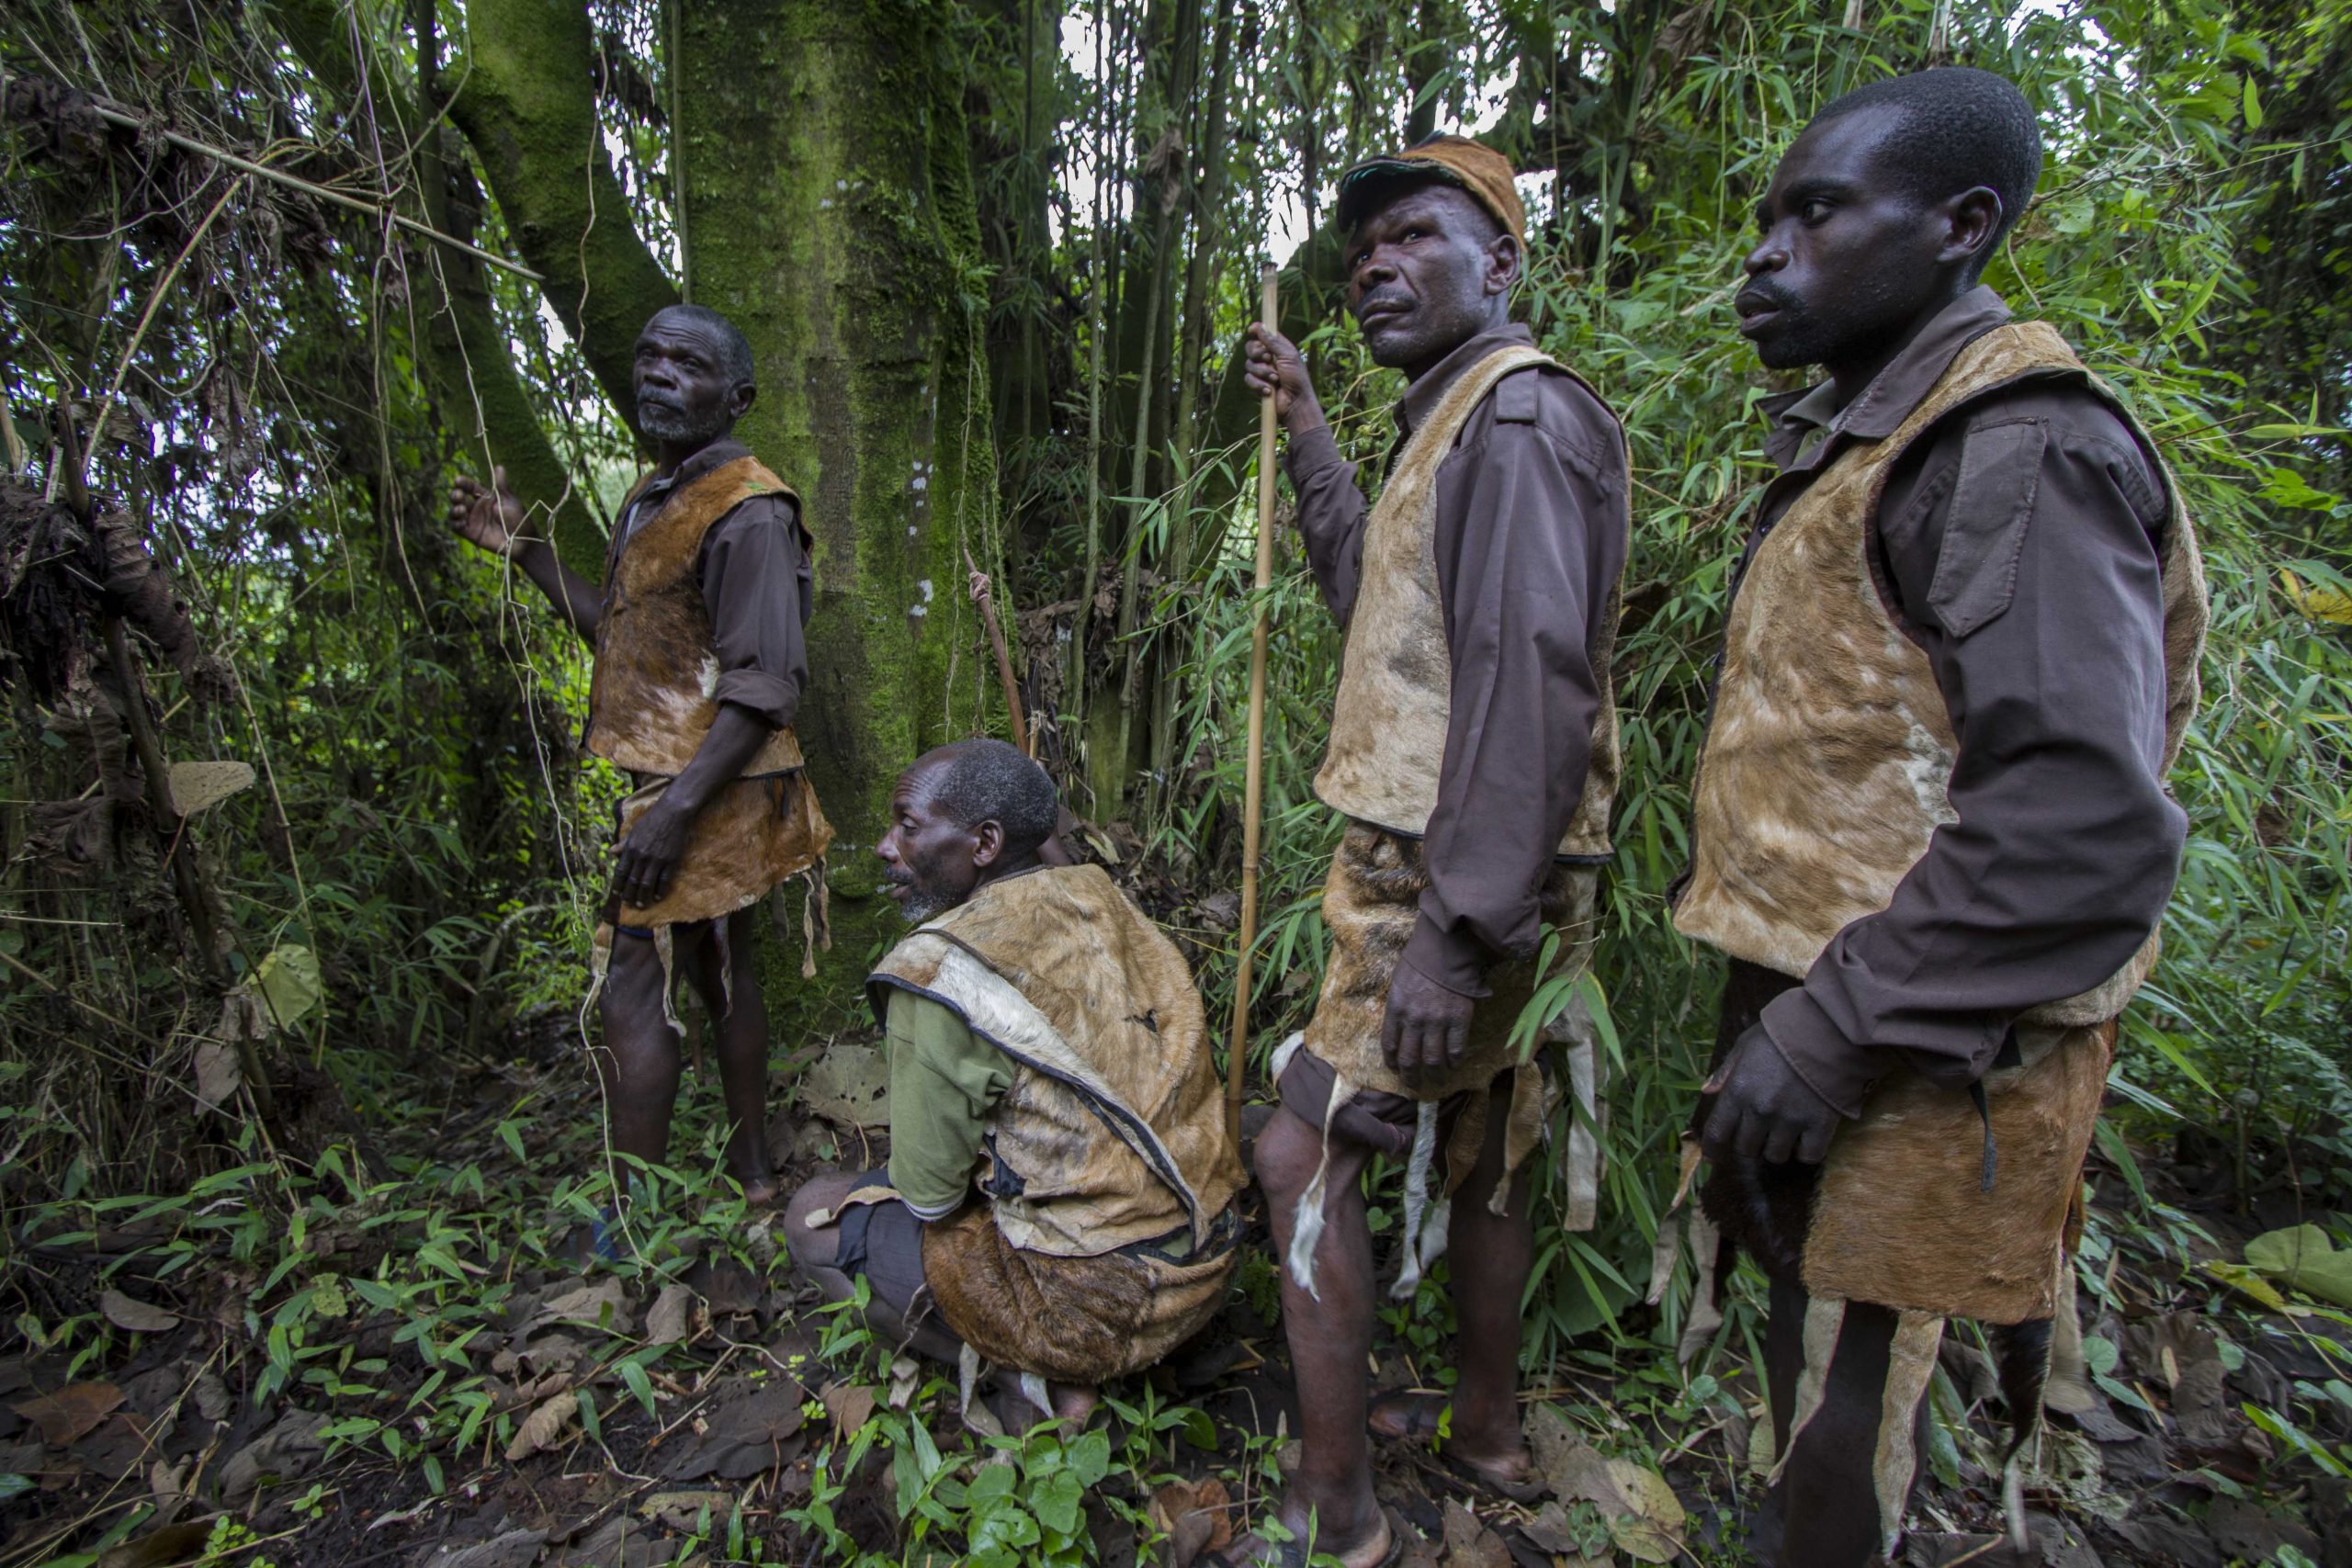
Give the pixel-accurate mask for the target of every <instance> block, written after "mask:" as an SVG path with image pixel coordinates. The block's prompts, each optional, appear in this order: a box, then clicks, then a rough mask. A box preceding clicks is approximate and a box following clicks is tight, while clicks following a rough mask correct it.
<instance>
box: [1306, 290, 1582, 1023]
mask: <svg viewBox="0 0 2352 1568" xmlns="http://www.w3.org/2000/svg"><path fill="white" fill-rule="evenodd" d="M1533 342H1534V339H1533V337H1532V334H1531V333H1529V332H1528V330H1527V329H1526V328H1525V327H1522V326H1511V327H1506V328H1503V329H1501V330H1499V331H1496V332H1491V333H1482V334H1480V335H1479V336H1477V337H1475V338H1472V339H1471V340H1470V341H1469V342H1467V343H1465V344H1463V345H1462V346H1461V347H1459V348H1457V349H1455V350H1454V351H1453V353H1452V354H1450V355H1447V356H1446V357H1445V358H1444V359H1443V360H1442V361H1440V362H1439V364H1438V365H1437V366H1436V367H1435V368H1433V369H1431V370H1430V372H1429V373H1428V374H1426V375H1424V376H1423V377H1421V378H1420V379H1419V380H1417V381H1415V382H1414V383H1413V384H1412V385H1411V386H1410V387H1409V388H1408V389H1407V390H1406V393H1405V396H1404V398H1403V400H1401V401H1400V402H1399V403H1398V404H1397V427H1398V433H1399V434H1398V445H1399V446H1401V445H1402V443H1403V440H1404V438H1405V437H1406V436H1408V435H1409V434H1411V433H1412V430H1413V428H1414V426H1415V425H1416V424H1418V423H1419V422H1420V421H1422V420H1423V419H1426V418H1427V417H1428V416H1429V414H1430V411H1431V410H1432V409H1434V408H1435V407H1436V405H1437V403H1438V401H1439V400H1441V399H1442V398H1443V397H1444V396H1445V393H1446V389H1448V388H1449V387H1451V386H1452V385H1453V383H1454V382H1455V381H1456V380H1457V379H1458V378H1460V377H1461V376H1462V375H1463V374H1464V372H1465V371H1467V370H1468V369H1469V368H1470V367H1472V366H1474V365H1476V364H1477V363H1478V362H1479V361H1480V360H1482V359H1484V358H1486V357H1487V355H1490V354H1492V353H1494V352H1495V351H1496V350H1497V349H1499V348H1505V347H1509V346H1511V345H1514V344H1532V343H1533ZM1391 456H1392V457H1393V456H1394V452H1393V451H1392V453H1391ZM1285 467H1286V468H1287V469H1288V471H1289V474H1290V480H1291V485H1292V488H1293V489H1294V490H1295V491H1296V492H1297V496H1298V525H1299V532H1300V533H1301V534H1302V535H1303V536H1305V538H1306V558H1307V563H1308V565H1309V566H1310V567H1311V568H1312V569H1313V570H1314V572H1315V577H1316V581H1317V583H1318V584H1319V585H1320V587H1321V589H1322V591H1323V601H1324V603H1325V604H1328V605H1329V606H1330V609H1331V613H1332V615H1336V616H1338V617H1339V619H1340V622H1341V623H1342V624H1345V623H1346V621H1347V619H1348V616H1349V614H1350V612H1351V611H1352V610H1353V609H1354V607H1355V598H1356V586H1357V581H1358V577H1359V574H1360V572H1361V570H1362V566H1363V530H1364V525H1365V523H1366V522H1367V521H1368V519H1369V516H1370V510H1371V509H1370V507H1369V505H1368V504H1367V503H1366V502H1365V500H1364V495H1363V491H1362V490H1360V489H1359V488H1357V482H1356V465H1355V464H1353V463H1351V462H1349V461H1348V460H1347V459H1346V458H1345V457H1341V456H1340V447H1339V443H1338V442H1337V441H1336V440H1335V439H1333V437H1332V434H1331V431H1330V428H1329V426H1328V425H1317V426H1316V427H1315V428H1313V429H1311V430H1304V431H1300V432H1297V433H1296V434H1294V435H1293V436H1292V438H1291V442H1290V450H1289V453H1288V456H1287V458H1286V461H1285ZM1627 484H1628V481H1627V477H1626V474H1625V465H1624V452H1623V446H1622V445H1621V442H1620V439H1619V436H1618V433H1617V427H1616V423H1615V422H1614V421H1612V420H1611V418H1610V417H1609V414H1608V412H1607V411H1605V410H1604V409H1602V407H1601V406H1600V402H1599V401H1598V400H1595V399H1594V397H1593V396H1592V394H1591V393H1589V392H1588V391H1586V390H1585V389H1583V388H1582V387H1580V386H1578V385H1577V383H1576V382H1575V381H1573V380H1571V379H1570V378H1567V377H1566V376H1562V375H1558V374H1555V373H1553V372H1549V371H1546V370H1544V369H1543V368H1542V367H1535V368H1532V369H1528V370H1522V371H1520V372H1518V373H1517V374H1515V375H1510V376H1506V377H1505V378H1503V379H1502V380H1501V381H1499V382H1498V383H1497V384H1496V387H1495V389H1494V390H1493V391H1492V392H1491V393H1489V394H1488V395H1487V398H1486V400H1484V401H1482V402H1481V403H1480V404H1479V405H1478V407H1477V408H1476V410H1475V411H1474V412H1472V413H1471V416H1470V421H1469V423H1467V424H1466V425H1465V426H1464V428H1463V431H1462V434H1461V437H1460V439H1459V440H1458V441H1457V442H1456V443H1455V445H1454V450H1453V456H1451V457H1448V458H1447V459H1446V461H1445V463H1444V465H1443V466H1442V467H1441V468H1439V469H1438V475H1437V527H1436V537H1435V550H1436V555H1437V579H1438V595H1439V599H1440V602H1441V607H1442V611H1443V613H1444V616H1445V635H1446V645H1447V648H1448V650H1449V651H1450V653H1451V655H1452V661H1453V671H1452V681H1453V708H1452V716H1451V717H1450V719H1449V721H1448V723H1447V727H1446V738H1445V760H1444V762H1443V764H1442V768H1441V771H1440V773H1439V775H1438V796H1437V805H1436V808H1435V809H1434V810H1432V811H1431V812H1430V822H1429V830H1428V834H1427V836H1426V838H1425V839H1424V840H1423V841H1422V859H1423V863H1424V864H1425V865H1426V866H1427V868H1428V871H1429V876H1430V886H1429V890H1428V891H1427V892H1426V893H1424V894H1422V895H1421V908H1420V919H1419V923H1418V924H1417V925H1416V926H1415V928H1414V931H1413V936H1412V940H1411V941H1410V942H1408V944H1407V946H1406V949H1405V961H1406V962H1407V963H1408V964H1412V965H1413V966H1414V967H1415V968H1416V969H1418V970H1419V971H1420V972H1421V973H1422V974H1424V975H1426V976H1429V977H1430V979H1432V980H1436V981H1437V982H1439V983H1440V984H1442V985H1444V986H1446V987H1450V988H1452V989H1453V990H1455V991H1459V992H1463V993H1464V994H1468V995H1482V994H1484V992H1485V990H1486V981H1485V975H1486V971H1487V966H1488V965H1489V964H1492V963H1494V962H1495V960H1497V959H1498V958H1500V957H1506V956H1511V957H1523V956H1525V955H1527V954H1528V953H1532V952H1533V951H1534V948H1535V945H1536V943H1537V942H1538V941H1539V940H1540V939H1541V937H1542V934H1543V923H1542V916H1541V915H1540V913H1539V912H1538V909H1537V906H1536V895H1537V891H1538V889H1539V888H1540V887H1541V886H1542V884H1543V880H1544V874H1546V872H1547V871H1548V870H1549V869H1550V866H1551V863H1552V861H1553V857H1554V853H1555V851H1556V850H1557V848H1558V846H1559V842H1560V837H1561V835H1562V834H1563V833H1565V832H1566V831H1567V826H1568V820H1569V818H1572V817H1574V816H1575V815H1576V809H1577V804H1578V803H1579V802H1580V801H1581V800H1582V799H1583V796H1584V778H1585V770H1586V766H1587V763H1588V762H1589V759H1590V756H1591V750H1592V726H1593V720H1594V719H1595V717H1596V716H1598V715H1599V712H1600V680H1599V678H1598V676H1597V675H1596V674H1595V672H1594V670H1593V667H1592V660H1591V652H1590V649H1591V632H1592V628H1593V627H1594V626H1596V625H1597V624H1598V623H1599V621H1600V617H1601V615H1602V614H1603V611H1604V609H1605V607H1606V606H1607V604H1608V602H1609V596H1610V594H1611V592H1614V591H1615V589H1616V587H1617V579H1618V575H1619V574H1620V573H1621V572H1622V571H1623V570H1624V565H1625V551H1626V547H1627V543H1628V540H1627V532H1628V530H1627V525H1626V496H1627Z"/></svg>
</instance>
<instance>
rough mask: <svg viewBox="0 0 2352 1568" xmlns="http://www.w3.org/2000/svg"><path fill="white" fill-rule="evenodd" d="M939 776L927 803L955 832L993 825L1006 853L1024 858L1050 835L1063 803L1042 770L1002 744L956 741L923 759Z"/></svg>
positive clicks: (1000, 742) (1059, 815) (987, 740)
mask: <svg viewBox="0 0 2352 1568" xmlns="http://www.w3.org/2000/svg"><path fill="white" fill-rule="evenodd" d="M922 761H924V762H929V763H933V764H934V765H935V766H936V767H937V769H938V772H937V773H936V774H935V775H934V776H933V779H932V781H931V789H930V792H929V803H930V804H931V806H932V807H933V808H935V809H936V810H938V811H941V812H943V813H944V814H945V815H946V816H947V818H949V819H950V820H952V821H954V822H955V823H956V826H957V827H959V828H977V827H978V826H979V825H980V824H981V823H983V822H994V823H995V824H996V825H997V826H998V827H1000V828H1001V829H1003V830H1004V847H1005V850H1006V852H1008V853H1012V854H1016V855H1017V854H1026V853H1028V852H1031V851H1033V850H1035V849H1036V848H1037V847H1038V846H1039V845H1040V844H1043V843H1044V842H1045V841H1046V840H1047V839H1049V838H1051V837H1052V836H1053V831H1054V825H1055V823H1057V821H1059V820H1060V817H1061V800H1060V797H1059V796H1058V795H1057V794H1056V793H1055V791H1054V781H1053V780H1052V778H1050V777H1049V776H1047V774H1046V770H1045V769H1043V768H1041V767H1039V766H1038V765H1037V764H1036V763H1035V762H1034V761H1030V760H1029V759H1028V758H1026V757H1024V756H1023V755H1022V754H1021V752H1020V750H1019V749H1018V748H1017V747H1012V746H1008V745H1006V744H1005V743H1004V742H1003V741H1001V740H993V739H985V738H984V739H977V740H957V741H955V742H953V743H951V744H949V745H945V746H942V747H940V748H939V749H938V750H934V751H931V752H928V753H926V754H925V755H924V756H923V758H922Z"/></svg>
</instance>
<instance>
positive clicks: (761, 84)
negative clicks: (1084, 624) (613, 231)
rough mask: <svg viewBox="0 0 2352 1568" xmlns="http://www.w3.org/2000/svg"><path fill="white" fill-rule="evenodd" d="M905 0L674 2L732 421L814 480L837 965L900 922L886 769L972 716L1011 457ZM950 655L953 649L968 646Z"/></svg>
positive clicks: (945, 142) (952, 186) (922, 26)
mask: <svg viewBox="0 0 2352 1568" xmlns="http://www.w3.org/2000/svg"><path fill="white" fill-rule="evenodd" d="M937 27H938V24H937V21H936V19H935V13H934V12H933V11H932V10H930V9H928V8H926V7H924V6H921V5H919V4H914V3H912V0H876V3H875V4H872V5H869V6H860V7H844V6H839V5H835V4H830V3H828V0H737V3H736V4H731V5H728V6H693V7H688V8H687V10H686V13H685V16H684V59H683V60H682V61H681V62H679V64H680V69H681V70H682V71H683V73H684V74H683V77H682V81H681V86H682V89H683V96H684V100H685V102H686V104H687V106H688V109H687V120H686V126H685V129H684V138H683V147H682V148H681V153H682V156H683V157H684V171H685V176H686V180H685V184H686V202H687V212H686V220H687V221H686V233H687V237H688V243H689V244H690V245H691V246H692V247H693V258H692V259H693V270H694V276H695V295H696V297H697V299H698V301H699V302H702V303H706V304H708V305H709V306H711V307H712V308H713V309H715V310H721V311H724V312H725V313H726V314H727V316H728V317H729V319H730V320H732V321H735V322H736V323H737V324H738V325H739V326H741V328H742V329H743V331H744V333H746V334H747V335H748V336H749V337H750V338H751V340H752V348H753V351H754V352H755V354H756V355H758V358H759V362H760V365H761V367H762V377H761V383H762V386H761V396H760V400H759V402H758V403H757V405H756V406H755V407H754V408H753V409H752V412H751V414H750V416H749V417H748V418H746V419H745V420H744V422H743V423H742V425H741V429H740V430H739V433H738V434H741V436H742V438H743V439H744V440H745V441H746V442H748V443H749V444H750V445H751V446H752V449H753V450H754V451H756V452H758V453H759V454H761V456H762V457H763V458H764V459H765V460H766V461H768V462H769V463H770V464H772V465H774V466H775V468H776V469H777V471H778V472H780V473H781V474H782V475H783V476H784V477H785V478H786V479H787V480H789V481H790V482H791V483H792V484H794V485H795V486H796V487H797V489H798V490H799V491H800V493H801V497H802V501H803V503H804V505H805V507H806V511H807V521H808V524H809V527H810V529H811V530H812V531H813V532H814V533H815V535H816V537H817V557H816V574H817V614H816V616H815V618H814V619H813V620H812V621H811V622H810V625H809V671H810V679H809V688H808V691H807V693H806V694H805V695H804V696H803V698H802V702H801V707H800V716H799V720H798V728H799V731H800V736H801V740H802V743H803V745H804V747H805V748H806V750H807V751H808V753H809V776H810V778H811V780H812V781H813V782H814V784H815V785H816V788H817V791H818V795H819V797H820V799H821V800H822V801H823V803H824V807H825V811H826V814H827V816H829V817H830V818H831V819H832V822H833V825H834V827H835V828H836V829H838V831H839V834H840V837H839V839H838V840H836V842H835V845H834V849H833V864H832V867H831V884H832V886H833V887H834V889H835V890H836V891H837V892H839V893H842V894H846V895H848V896H849V897H847V899H846V900H837V901H836V903H835V905H834V910H835V924H836V931H835V940H834V949H835V952H834V959H833V963H832V964H831V968H832V969H834V970H837V971H839V973H837V974H833V975H831V976H829V978H830V980H831V982H833V983H831V984H825V985H822V986H820V988H819V990H818V991H817V992H816V993H814V995H813V996H812V1000H815V999H821V1000H823V1001H825V1002H828V1003H830V1004H832V1005H843V1004H847V1005H854V998H855V997H856V995H857V988H856V987H855V985H854V983H843V982H854V978H855V976H854V975H853V974H852V973H851V971H852V970H853V969H854V968H857V967H858V966H861V965H862V964H863V962H864V960H865V954H866V951H867V948H868V945H869V943H870V942H871V940H872V939H873V937H875V936H876V935H878V934H880V933H881V932H882V931H885V930H887V929H889V927H890V926H891V925H892V924H893V923H894V917H893V916H892V915H891V914H890V913H889V911H888V906H887V904H886V902H885V901H884V900H882V899H880V898H878V897H872V895H873V894H874V892H875V890H876V875H875V871H874V868H875V867H876V864H877V863H876V862H875V861H874V859H873V858H872V856H871V854H870V853H869V851H870V849H871V847H872V845H873V844H874V842H875V840H876V839H877V838H878V837H879V836H880V832H881V829H882V828H883V824H884V820H885V814H886V812H887V808H888V799H889V795H890V789H891V784H892V783H893V781H894V780H895V778H896V777H897V775H898V773H899V771H900V770H901V769H903V768H904V767H905V766H906V765H907V763H908V762H910V761H912V760H913V758H914V757H915V756H916V755H917V754H918V753H920V752H921V751H922V750H924V749H925V748H927V747H930V746H933V745H936V744H938V743H939V742H941V741H943V740H946V739H955V738H956V737H960V736H963V735H966V734H969V733H973V732H975V731H976V730H977V729H978V728H979V724H980V721H981V715H980V713H979V711H978V701H977V697H976V693H975V682H974V679H973V677H974V676H975V675H976V674H977V673H979V672H980V666H979V665H978V663H977V662H976V661H977V660H978V659H979V658H980V657H981V656H980V654H979V651H978V640H977V637H978V623H977V621H976V619H975V617H974V615H973V613H972V610H971V607H970V605H969V604H967V601H966V597H965V595H964V593H963V592H961V584H962V583H963V581H964V575H965V573H964V567H963V564H962V550H963V549H964V548H965V547H967V546H968V547H970V548H971V549H972V551H973V554H974V555H975V556H978V557H982V558H985V551H984V546H985V543H986V541H987V539H988V537H989V532H990V530H991V529H992V528H993V515H994V514H993V510H992V509H993V506H994V502H995V488H996V472H995V453H994V448H993V444H992V441H991V420H990V415H989V391H988V379H987V370H986V367H985V364H984V362H983V358H982V355H983V354H984V346H983V332H982V327H983V321H982V314H983V311H984V310H985V300H984V299H982V298H980V293H979V290H980V285H979V282H978V277H977V276H976V266H975V264H976V263H977V261H978V256H979V249H980V247H979V236H978V217H977V214H976V211H975V209H974V205H973V190H972V175H971V154H970V143H969V141H968V139H967V131H966V126H965V120H964V114H963V108H962V101H961V96H960V94H961V84H960V82H958V81H957V80H956V79H955V78H954V76H953V75H951V73H950V72H949V70H948V69H947V65H948V62H949V60H950V56H949V55H948V53H947V52H946V51H944V50H942V49H941V48H940V47H939V46H940V42H941V40H940V39H939V38H938V36H937ZM959 661H962V662H961V663H960V664H959Z"/></svg>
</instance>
